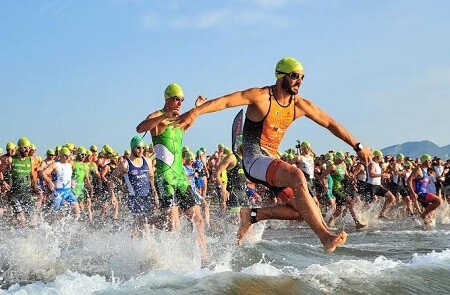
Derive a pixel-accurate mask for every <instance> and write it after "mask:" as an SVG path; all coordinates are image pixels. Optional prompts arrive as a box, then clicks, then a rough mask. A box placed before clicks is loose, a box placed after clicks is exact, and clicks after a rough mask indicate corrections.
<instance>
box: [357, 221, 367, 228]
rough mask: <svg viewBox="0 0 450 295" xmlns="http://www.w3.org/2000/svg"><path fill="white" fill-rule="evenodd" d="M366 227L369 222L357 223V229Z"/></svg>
mask: <svg viewBox="0 0 450 295" xmlns="http://www.w3.org/2000/svg"><path fill="white" fill-rule="evenodd" d="M365 227H367V224H362V223H359V222H358V223H357V224H356V229H362V228H365Z"/></svg>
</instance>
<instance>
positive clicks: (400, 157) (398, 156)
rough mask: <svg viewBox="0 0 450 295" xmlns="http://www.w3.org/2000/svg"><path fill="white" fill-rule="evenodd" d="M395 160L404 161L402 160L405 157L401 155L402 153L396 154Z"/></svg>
mask: <svg viewBox="0 0 450 295" xmlns="http://www.w3.org/2000/svg"><path fill="white" fill-rule="evenodd" d="M395 158H396V159H397V160H400V159H404V158H405V155H404V154H402V153H398V154H397V156H395Z"/></svg>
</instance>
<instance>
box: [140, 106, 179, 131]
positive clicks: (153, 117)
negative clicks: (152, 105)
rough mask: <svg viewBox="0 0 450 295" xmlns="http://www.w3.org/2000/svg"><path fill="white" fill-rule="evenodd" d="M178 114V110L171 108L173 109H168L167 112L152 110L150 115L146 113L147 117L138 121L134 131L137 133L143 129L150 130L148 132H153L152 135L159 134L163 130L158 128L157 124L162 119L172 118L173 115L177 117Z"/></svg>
mask: <svg viewBox="0 0 450 295" xmlns="http://www.w3.org/2000/svg"><path fill="white" fill-rule="evenodd" d="M178 115H179V114H178V112H177V111H176V110H173V111H170V112H167V113H164V112H161V111H156V112H153V113H151V114H150V115H148V116H147V118H146V119H145V120H144V121H142V122H141V123H139V125H138V126H137V127H136V131H137V132H138V133H142V132H145V131H150V133H151V134H153V135H155V134H156V135H157V134H160V133H162V132H164V130H162V131H160V130H158V127H159V125H160V124H161V123H162V122H163V121H164V120H172V119H174V118H175V117H177V116H178ZM167 124H168V123H167ZM167 124H166V125H167Z"/></svg>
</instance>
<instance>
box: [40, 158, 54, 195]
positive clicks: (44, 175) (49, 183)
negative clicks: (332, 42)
mask: <svg viewBox="0 0 450 295" xmlns="http://www.w3.org/2000/svg"><path fill="white" fill-rule="evenodd" d="M55 168H56V164H55V163H51V164H50V165H48V166H47V168H45V169H44V171H42V178H43V179H44V181H45V182H46V183H47V186H48V188H49V189H50V190H51V191H54V190H55V184H54V183H53V181H52V177H51V175H52V173H53V171H54V170H55Z"/></svg>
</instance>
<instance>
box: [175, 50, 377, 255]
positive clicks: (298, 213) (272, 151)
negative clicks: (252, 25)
mask: <svg viewBox="0 0 450 295" xmlns="http://www.w3.org/2000/svg"><path fill="white" fill-rule="evenodd" d="M275 77H276V79H277V80H276V83H275V85H272V86H268V87H263V88H250V89H247V90H244V91H238V92H235V93H232V94H228V95H225V96H222V97H219V98H217V99H214V100H211V101H206V102H204V103H203V104H202V105H200V106H199V107H197V108H194V109H192V110H190V111H189V112H187V113H185V114H183V115H182V116H180V117H179V118H177V120H176V122H177V123H178V124H179V126H180V127H181V128H183V129H187V128H189V127H190V126H191V125H192V124H193V122H194V120H195V119H196V118H197V117H198V116H199V115H202V114H205V113H211V112H216V111H220V110H224V109H226V108H230V107H237V106H242V105H248V107H247V112H246V118H245V123H244V132H243V164H244V171H245V173H246V175H247V178H249V179H250V180H251V181H253V182H257V183H262V184H265V185H266V186H267V187H269V188H270V189H271V190H272V191H274V192H275V193H276V194H277V195H278V197H279V198H281V199H282V200H283V202H284V203H285V204H287V206H273V207H266V208H260V209H251V210H250V209H249V208H242V210H241V224H240V227H239V230H238V235H237V239H238V244H241V242H242V238H243V237H244V235H245V233H246V232H247V230H248V229H249V227H250V225H251V224H252V223H256V222H258V221H260V220H264V219H304V220H305V221H306V222H307V223H308V224H309V226H310V227H311V228H312V229H313V230H314V232H315V233H316V234H317V235H318V237H319V239H320V241H321V242H322V244H323V246H324V249H325V251H327V252H333V251H334V250H335V249H336V247H338V246H340V245H342V244H344V243H345V241H346V239H347V234H346V233H345V232H341V233H339V234H338V235H334V234H332V233H331V232H330V231H329V230H328V229H327V227H326V226H325V225H324V224H323V222H322V217H321V213H320V211H319V209H318V208H317V206H316V204H315V203H314V200H313V198H312V197H311V196H310V195H309V192H308V187H307V185H306V179H305V176H304V174H303V173H302V172H301V170H300V169H298V168H296V167H294V166H292V165H289V164H288V163H286V162H283V161H281V160H280V159H279V158H278V156H277V150H278V146H279V145H280V143H281V140H282V139H283V137H284V134H285V133H286V130H287V129H288V127H289V126H290V124H291V123H292V122H293V121H294V120H296V119H298V118H301V117H303V116H305V117H307V118H309V119H311V120H313V121H314V122H316V123H317V124H319V125H321V126H323V127H325V128H327V129H328V130H329V131H331V132H332V133H333V134H334V135H335V136H337V137H338V138H340V139H342V140H343V141H344V142H346V143H348V144H349V145H350V146H352V147H353V148H354V149H355V151H356V152H357V153H358V155H359V156H360V157H361V158H362V159H363V161H365V162H368V161H369V160H370V158H371V152H370V149H369V148H367V147H364V146H362V144H361V143H360V142H358V141H357V140H356V139H355V138H354V137H353V136H352V135H351V134H350V133H349V132H348V131H347V130H346V129H345V128H344V127H343V126H342V125H341V124H339V123H338V122H336V121H335V120H334V119H333V118H331V117H330V116H329V115H328V114H326V113H325V112H324V111H322V110H321V109H319V108H318V107H317V106H316V105H315V104H314V103H312V102H311V101H310V100H307V99H304V98H303V97H302V96H300V95H299V94H298V92H299V88H300V85H301V83H302V81H303V77H304V70H303V66H302V64H301V63H300V62H298V61H297V60H296V59H294V58H292V57H287V58H283V59H282V60H280V61H279V62H278V64H277V65H276V68H275ZM200 98H202V97H200ZM202 99H203V100H204V98H202Z"/></svg>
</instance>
